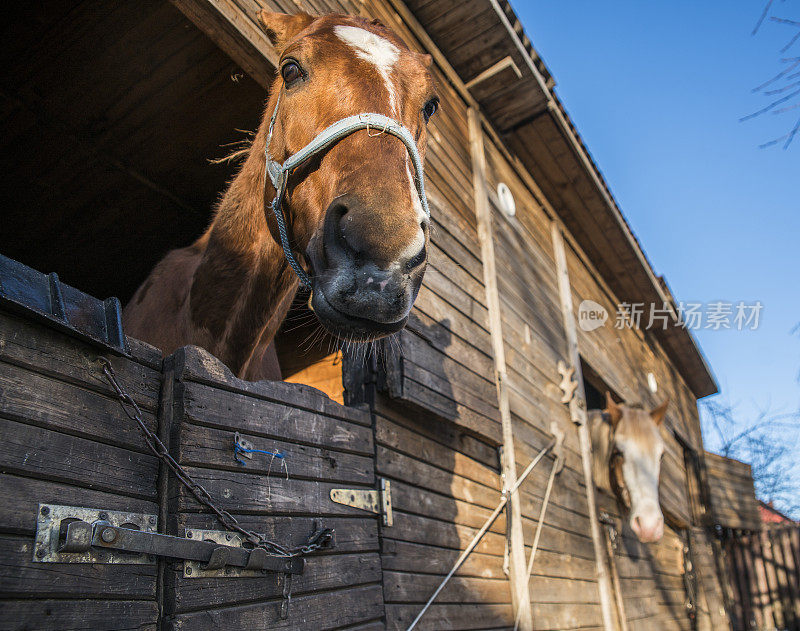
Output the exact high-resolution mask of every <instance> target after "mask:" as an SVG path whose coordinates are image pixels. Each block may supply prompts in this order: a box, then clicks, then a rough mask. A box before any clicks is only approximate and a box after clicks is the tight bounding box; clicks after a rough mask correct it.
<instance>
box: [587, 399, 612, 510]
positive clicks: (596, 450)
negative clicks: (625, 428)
mask: <svg viewBox="0 0 800 631" xmlns="http://www.w3.org/2000/svg"><path fill="white" fill-rule="evenodd" d="M588 422H589V434H590V436H591V439H592V477H593V478H594V483H595V485H596V486H597V487H598V488H599V489H601V490H602V491H605V492H606V493H609V494H612V495H613V489H612V488H611V477H610V471H611V453H612V449H611V444H612V442H613V437H614V430H613V428H612V427H611V423H607V422H606V421H604V420H603V412H602V411H601V410H589V411H588Z"/></svg>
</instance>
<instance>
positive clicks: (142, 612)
mask: <svg viewBox="0 0 800 631" xmlns="http://www.w3.org/2000/svg"><path fill="white" fill-rule="evenodd" d="M157 621H158V605H157V604H156V602H155V601H152V600H150V601H148V600H88V599H80V600H52V599H36V600H33V599H25V600H3V601H0V622H1V623H2V627H3V629H4V630H5V631H53V630H54V629H58V631H156V628H157Z"/></svg>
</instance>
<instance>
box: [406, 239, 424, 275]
mask: <svg viewBox="0 0 800 631" xmlns="http://www.w3.org/2000/svg"><path fill="white" fill-rule="evenodd" d="M426 258H428V252H427V248H426V247H425V246H424V245H423V246H422V249H421V250H420V251H419V252H418V253H417V254H416V256H413V257H412V258H410V259H408V261H406V271H407V272H411V271H413V270H415V269H416V268H417V267H419V266H420V265H422V264H423V263H424V262H425V259H426Z"/></svg>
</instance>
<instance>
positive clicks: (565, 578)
mask: <svg viewBox="0 0 800 631" xmlns="http://www.w3.org/2000/svg"><path fill="white" fill-rule="evenodd" d="M392 2H393V0H364V2H351V1H350V0H342V2H339V1H338V0H297V1H293V0H282V1H281V2H266V1H263V0H233V1H232V2H229V3H224V6H225V8H224V11H225V12H227V14H229V15H232V16H234V18H235V21H236V23H237V24H238V25H239V26H238V27H237V28H238V30H237V31H236V36H228V35H227V34H226V32H222V31H219V30H218V31H215V32H212V31H213V28H212V26H211V25H209V24H207V23H204V19H205V18H204V16H205V15H207V13H208V11H209V10H210V11H211V12H212V13H213V12H214V11H217V9H216V8H211V9H209V7H211V3H207V2H203V1H200V0H194V1H191V2H190V1H184V0H181V1H179V2H176V4H177V5H178V6H179V7H181V8H182V9H183V10H184V11H186V12H187V13H188V14H189V15H190V16H192V19H193V20H195V21H196V22H197V23H198V24H199V25H200V27H201V29H202V28H204V27H205V28H206V30H207V32H209V33H212V35H213V36H214V37H216V38H217V40H218V43H221V44H222V45H223V47H224V48H225V50H226V51H227V52H228V53H229V54H231V55H232V56H233V57H234V58H235V59H237V60H238V59H245V61H242V63H243V64H245V65H246V58H248V56H250V57H252V50H251V49H252V48H253V47H258V46H263V42H262V39H263V36H258V35H257V34H256V33H257V27H256V26H255V24H254V15H255V12H256V10H257V9H258V8H261V7H265V8H269V9H272V10H282V11H288V12H295V11H296V10H298V9H302V10H306V11H309V12H311V13H323V12H329V11H344V12H349V13H359V14H362V15H365V16H368V17H377V18H380V19H381V20H382V21H383V22H384V23H385V24H386V25H387V26H389V27H391V28H393V29H395V30H396V31H397V32H398V34H399V35H400V36H401V37H403V38H404V39H405V41H407V42H408V43H409V45H411V46H412V47H414V48H417V49H420V50H425V46H424V45H423V42H422V41H420V39H419V38H418V35H419V33H417V34H415V32H414V30H413V29H412V28H411V26H412V24H411V23H410V22H408V21H404V20H403V19H401V18H400V17H399V16H398V13H397V12H396V11H395V10H394V8H393V6H392ZM431 4H432V6H431V7H429V8H430V9H431V10H434V9H436V10H438V9H441V10H442V11H443V14H444V13H446V11H445V10H444V6H443V5H442V6H440V7H438V9H437V7H436V6H433V5H434V4H435V3H431ZM218 5H219V6H223V3H218ZM216 6H217V3H215V7H216ZM198 7H199V8H200V9H202V10H200V9H198ZM217 13H218V12H217ZM459 27H461V25H458V24H456V25H454V26H453V28H454V29H457V28H459ZM254 29H255V30H254ZM220 33H222V34H220ZM248 33H250V34H251V38H250V39H247V34H248ZM243 34H244V35H243ZM259 37H261V39H259ZM242 38H244V39H246V40H247V41H246V42H245V43H241V41H240V40H241V39H242ZM270 54H271V55H274V51H266V50H265V51H264V55H265V56H269V55H270ZM445 63H446V62H445ZM433 71H434V74H435V76H436V79H437V82H438V87H439V92H440V96H441V101H442V107H441V110H440V112H439V113H438V114H437V115H436V117H435V118H434V119H433V120H432V122H431V125H430V128H429V129H430V141H429V149H428V157H427V161H426V175H427V179H428V195H429V202H430V205H431V209H432V214H433V230H432V243H431V248H430V253H429V262H430V263H429V268H428V271H427V273H426V275H425V281H424V284H423V288H422V290H421V291H420V295H419V298H418V300H417V303H416V305H415V308H414V310H413V313H412V317H411V319H410V322H409V326H408V327H407V329H406V330H404V331H403V332H402V333H401V334H400V335H399V336H397V338H396V339H395V340H394V341H393V342H392V343H390V344H387V345H386V347H385V349H384V351H385V353H384V356H383V357H382V359H381V361H380V362H378V361H376V362H375V363H373V364H372V365H369V366H350V367H349V368H348V371H350V374H345V380H344V381H345V387H346V388H349V392H347V393H345V396H346V400H348V397H349V401H350V402H354V401H366V402H368V403H369V404H370V405H371V410H372V416H371V420H372V427H373V432H374V445H375V447H374V450H375V467H376V472H377V474H378V475H381V476H384V477H386V478H388V479H390V480H391V481H392V485H393V503H394V511H395V522H394V525H393V526H392V527H390V528H389V527H383V528H381V532H380V542H381V543H380V545H381V555H380V561H381V566H382V587H383V597H384V599H385V602H386V605H385V612H386V626H387V627H388V628H392V629H401V628H405V627H406V626H407V625H408V623H409V622H410V620H411V619H413V617H414V616H415V615H416V613H417V611H418V610H419V608H420V607H421V605H422V603H424V601H425V600H426V599H427V597H428V596H429V595H430V594H431V593H432V592H433V590H434V589H435V587H436V585H437V584H438V582H439V581H440V580H441V578H442V577H443V576H444V575H445V574H446V572H447V570H448V569H449V566H450V565H451V563H452V562H453V561H454V560H455V558H456V557H457V556H458V553H459V550H460V549H462V548H463V547H464V546H465V545H466V543H467V542H468V541H469V540H470V539H471V538H472V536H473V534H474V533H475V531H476V530H477V528H478V527H480V525H481V524H482V522H483V520H484V519H485V517H486V516H487V515H488V514H489V512H490V511H491V510H492V508H494V506H495V505H496V504H497V502H498V501H499V498H500V489H501V487H502V483H501V479H500V476H499V464H498V463H499V456H498V447H499V446H500V445H501V443H502V433H501V424H500V412H499V409H498V399H497V384H496V382H495V377H494V375H495V368H494V357H493V351H492V343H491V336H490V332H489V324H488V312H487V300H486V289H485V287H484V280H483V278H484V277H483V262H482V260H481V254H480V252H481V248H480V241H479V235H478V230H477V222H476V217H475V210H474V209H475V199H474V191H473V184H472V181H473V179H472V178H473V173H472V166H471V164H472V156H471V155H470V145H469V133H468V126H467V108H468V105H469V104H468V102H467V100H466V99H465V98H463V96H462V92H461V90H460V89H459V86H458V85H456V84H455V83H457V81H456V80H454V79H453V77H452V74H451V73H449V72H448V70H447V68H446V67H444V66H442V65H436V64H435V65H434V68H433ZM254 76H256V77H257V79H258V80H259V81H260V82H261V83H262V84H263V82H264V76H263V74H259V73H258V72H255V71H254ZM462 89H463V86H462ZM484 145H485V153H486V161H487V168H488V174H487V177H488V180H489V182H488V184H489V189H490V191H494V190H495V189H496V185H497V183H498V182H501V181H502V182H505V183H506V184H507V185H508V186H509V187H510V189H511V190H512V192H513V194H514V197H515V199H516V205H517V215H516V217H514V218H512V219H509V218H507V217H505V215H503V214H502V213H501V212H499V211H498V210H497V208H496V204H495V201H496V200H495V199H494V194H493V193H490V202H491V204H492V207H493V209H494V210H493V231H494V247H495V251H496V257H497V269H498V278H497V281H498V291H499V297H500V310H501V324H502V337H503V345H504V351H505V355H506V361H507V368H508V373H509V382H508V384H507V385H508V388H509V395H510V411H511V417H512V418H511V421H512V426H513V432H514V450H515V455H516V461H517V465H518V468H519V469H520V470H521V469H522V467H524V466H525V465H526V464H527V463H528V462H529V461H530V459H531V458H532V457H533V456H534V455H535V454H536V453H537V452H538V451H539V449H541V448H542V446H544V445H545V444H546V443H547V441H548V440H549V439H550V436H551V433H550V432H551V423H552V422H555V423H557V424H558V425H559V427H561V428H562V429H563V430H565V431H566V432H567V436H566V443H565V455H566V464H565V468H564V470H563V471H562V472H561V473H560V474H559V477H558V478H557V482H556V486H555V489H554V492H553V496H552V500H551V505H550V507H549V509H548V513H547V518H546V521H545V526H544V530H543V535H542V541H541V544H540V550H539V552H538V553H537V558H536V564H535V566H534V571H533V578H532V581H531V585H530V596H531V601H532V603H533V616H534V624H535V627H536V628H537V629H577V628H581V629H594V628H599V627H600V626H601V625H602V619H601V613H600V605H599V597H598V590H597V584H596V579H595V560H594V551H593V547H592V541H591V538H590V536H589V530H590V529H589V515H588V508H587V500H586V488H585V486H584V483H583V477H582V474H581V467H580V461H579V455H578V441H577V434H576V432H575V430H574V428H573V426H572V424H571V422H570V419H569V414H568V411H567V409H566V407H565V406H563V405H562V404H560V403H559V397H560V391H559V390H558V385H557V384H558V382H559V381H560V376H559V374H558V371H557V364H558V362H559V360H564V361H568V353H567V348H566V338H565V331H564V324H563V320H562V315H561V308H560V297H559V292H558V287H557V283H556V272H555V261H554V252H553V243H552V237H551V222H552V221H553V216H552V211H551V210H550V209H548V204H547V200H544V199H542V198H540V197H538V193H537V191H536V189H535V183H534V185H532V184H531V181H530V177H529V176H525V175H524V174H521V173H519V172H518V169H517V165H516V163H515V161H514V160H513V156H510V155H508V154H507V152H506V151H505V149H504V148H503V146H502V145H501V144H500V143H499V141H498V140H497V139H496V137H495V135H494V134H486V135H485V137H484ZM567 237H568V238H567V243H568V249H567V262H568V272H569V277H570V283H571V289H572V294H573V295H572V298H573V306H574V309H575V311H576V312H577V308H578V305H579V304H580V302H581V301H582V300H584V299H591V300H594V301H596V302H598V303H600V304H602V305H604V306H605V307H606V309H607V310H608V311H609V314H610V316H611V318H610V321H609V322H607V323H606V326H605V327H603V328H601V329H598V330H596V331H592V332H583V331H581V330H579V339H578V343H579V348H580V351H581V354H582V357H583V359H584V360H585V362H586V363H587V364H588V365H589V366H591V368H592V369H593V371H594V372H595V373H596V374H597V375H598V376H599V378H600V379H601V380H602V381H603V382H604V384H606V385H607V386H608V387H609V388H610V389H612V390H613V391H615V392H616V393H618V394H619V395H621V396H622V397H623V398H624V399H626V400H628V401H630V402H640V403H642V404H644V405H646V406H654V405H655V404H657V403H660V402H661V401H662V400H663V398H664V397H666V396H669V398H670V401H671V404H670V408H669V411H668V421H667V423H666V424H665V428H664V436H665V439H666V440H667V442H668V452H667V454H666V456H665V460H664V475H663V482H662V500H663V503H664V506H665V510H666V512H667V513H668V517H669V520H670V528H669V529H668V532H667V534H666V535H665V538H664V540H663V541H662V542H661V543H659V544H658V545H652V546H644V545H641V544H638V543H637V542H636V541H635V540H634V539H633V535H632V533H631V532H630V530H629V529H628V528H627V526H626V525H624V520H622V519H621V515H620V514H619V513H620V511H619V509H618V508H617V507H616V505H615V503H614V502H613V501H612V500H611V499H610V498H606V499H605V500H603V507H604V508H605V509H606V510H608V511H610V513H611V514H612V517H613V518H614V519H616V520H617V522H618V530H619V532H620V541H621V544H620V545H619V546H618V548H617V550H616V553H615V560H616V562H617V564H618V568H619V575H620V588H621V592H622V595H623V600H624V602H625V611H626V614H625V615H626V617H627V619H628V621H629V623H630V625H631V627H632V628H640V629H650V628H654V627H653V626H652V625H653V624H657V625H658V628H665V629H666V628H675V629H688V628H690V624H691V623H690V621H689V617H688V614H687V612H686V610H685V607H684V600H685V598H686V594H687V591H686V587H685V586H684V574H685V562H684V554H683V546H684V545H685V543H686V542H687V541H690V540H691V537H692V536H694V537H695V539H696V540H697V541H700V542H701V543H703V544H704V545H699V544H698V545H697V546H694V547H695V549H696V557H695V558H696V559H697V562H696V563H694V566H695V567H696V568H697V569H698V571H699V572H700V576H699V579H698V581H699V584H700V585H701V587H702V590H703V598H706V601H707V602H710V600H709V598H711V597H709V596H708V594H712V595H713V594H715V593H717V591H715V586H716V588H718V583H716V584H715V582H714V581H715V580H716V577H715V576H713V575H711V571H710V568H712V567H713V562H712V559H711V556H710V555H711V552H710V547H709V546H708V545H705V544H707V543H708V542H707V541H705V540H702V541H701V539H702V534H703V531H702V530H700V531H699V534H698V533H697V532H695V531H693V529H692V527H698V526H702V525H704V523H703V522H702V518H703V511H702V509H703V506H702V505H701V506H697V504H698V502H699V501H700V500H699V499H698V498H699V496H700V494H699V491H698V487H699V485H700V482H699V480H697V479H696V477H695V476H696V474H695V472H694V471H693V470H692V471H689V470H687V465H686V460H687V452H688V453H689V454H691V453H699V454H700V462H701V466H702V454H703V450H702V440H701V437H700V430H699V420H698V415H697V409H696V404H695V401H694V399H693V397H692V395H691V393H690V391H689V389H688V387H687V386H686V384H685V383H684V381H683V380H682V379H681V377H680V375H679V374H678V373H677V371H676V370H675V369H674V367H673V366H672V365H671V364H670V363H669V361H668V360H667V359H666V356H665V354H664V352H663V350H662V349H661V348H660V347H659V346H658V344H656V343H655V342H654V341H653V340H652V339H651V336H649V335H645V334H643V333H641V332H636V331H632V330H617V329H615V328H614V327H613V324H614V314H615V312H616V303H617V300H616V298H615V297H614V296H613V294H612V293H611V292H610V291H609V290H608V289H607V287H606V286H605V284H604V283H603V281H602V279H601V278H600V276H599V274H598V273H597V271H596V270H595V269H594V267H593V266H592V264H591V263H590V262H589V261H588V260H587V259H586V257H585V255H584V254H583V253H582V252H581V251H580V250H579V249H578V248H576V247H575V246H574V244H573V242H572V240H571V238H569V235H567ZM632 264H635V263H632ZM648 372H653V374H654V375H655V377H656V379H657V382H658V385H659V388H658V393H657V394H655V395H653V394H652V393H650V391H649V390H648V388H647V385H646V374H647V373H648ZM359 380H360V381H359ZM550 463H551V460H550V459H549V458H548V459H545V460H544V461H543V462H542V463H541V464H540V466H539V467H538V468H537V469H536V470H535V472H534V474H533V475H532V476H531V478H530V479H529V480H528V481H527V482H526V483H525V484H524V485H523V486H522V488H521V508H522V519H523V527H524V533H525V541H526V545H527V546H530V544H531V541H532V538H533V532H534V527H535V520H536V519H537V516H538V514H539V508H540V505H541V502H542V497H543V493H544V487H545V483H546V480H547V475H548V472H549V466H550ZM693 532H694V533H695V534H694V535H693ZM505 534H506V524H505V522H504V520H503V519H501V520H499V521H498V522H497V523H496V524H495V525H494V527H493V528H492V529H491V531H490V532H489V534H488V535H487V536H486V538H485V539H484V540H483V542H482V543H481V544H480V546H479V547H478V549H477V550H476V552H475V553H474V554H473V556H472V557H471V558H470V560H469V561H468V563H467V564H466V565H465V566H464V568H463V569H462V570H461V571H460V572H459V574H458V575H457V577H456V578H455V579H454V581H453V582H451V584H450V585H449V586H448V588H447V589H446V590H445V591H444V592H443V593H442V595H441V596H440V598H439V599H438V600H437V602H436V604H435V605H434V606H433V607H432V609H431V610H430V611H429V612H428V614H427V616H426V618H425V619H424V622H423V624H422V626H421V628H427V629H437V628H444V627H449V628H458V629H477V628H502V627H509V626H513V611H512V610H511V604H510V603H511V598H510V592H509V582H508V580H507V577H506V574H505V572H504V569H503V568H504V555H505V551H506V537H505ZM706 609H707V611H711V612H712V613H709V614H707V615H706V618H704V620H703V624H704V625H705V628H720V626H719V625H721V624H724V618H723V617H721V616H720V615H719V613H718V610H719V607H716V609H714V607H706ZM714 612H716V613H714Z"/></svg>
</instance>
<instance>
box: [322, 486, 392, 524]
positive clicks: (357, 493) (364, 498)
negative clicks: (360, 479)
mask: <svg viewBox="0 0 800 631" xmlns="http://www.w3.org/2000/svg"><path fill="white" fill-rule="evenodd" d="M380 485H381V488H380V490H374V489H331V500H332V501H334V502H336V503H337V504H344V505H345V506H352V507H353V508H359V509H361V510H365V511H369V512H370V513H375V514H377V515H382V516H383V525H384V526H391V525H392V524H393V523H394V519H393V517H392V483H391V482H390V481H389V480H386V479H384V478H380Z"/></svg>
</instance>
